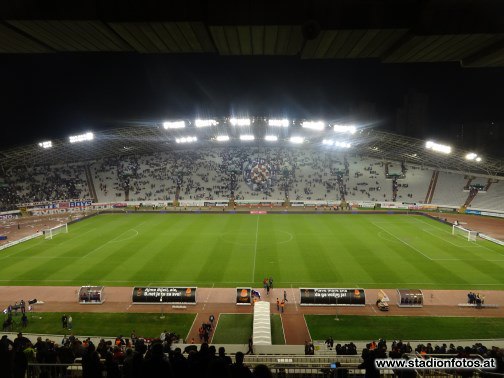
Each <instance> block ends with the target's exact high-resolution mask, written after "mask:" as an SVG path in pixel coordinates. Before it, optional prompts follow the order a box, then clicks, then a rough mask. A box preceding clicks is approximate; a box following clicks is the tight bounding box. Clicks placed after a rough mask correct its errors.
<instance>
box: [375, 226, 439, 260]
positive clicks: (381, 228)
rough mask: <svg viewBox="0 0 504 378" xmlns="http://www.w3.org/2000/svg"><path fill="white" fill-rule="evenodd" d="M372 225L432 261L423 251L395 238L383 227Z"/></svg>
mask: <svg viewBox="0 0 504 378" xmlns="http://www.w3.org/2000/svg"><path fill="white" fill-rule="evenodd" d="M371 224H373V225H374V226H375V227H378V228H379V229H380V230H382V231H385V232H386V233H387V234H389V235H390V236H392V237H393V238H396V239H397V240H399V241H400V242H402V243H404V244H405V245H407V246H408V247H410V248H411V249H413V250H415V251H417V252H418V253H420V254H421V255H422V256H423V257H425V258H426V259H429V260H431V261H432V259H431V258H430V257H429V256H427V255H425V254H424V253H423V252H422V251H420V250H418V249H417V248H415V247H413V246H412V245H411V244H409V243H407V242H405V241H404V240H402V239H401V238H398V237H397V236H395V235H394V234H391V233H390V232H388V231H387V230H385V229H384V228H383V227H380V226H378V225H377V224H374V223H373V222H371Z"/></svg>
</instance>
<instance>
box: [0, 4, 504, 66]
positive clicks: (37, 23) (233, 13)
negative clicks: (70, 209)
mask: <svg viewBox="0 0 504 378" xmlns="http://www.w3.org/2000/svg"><path fill="white" fill-rule="evenodd" d="M35 4H36V5H35ZM503 13H504V11H503V8H502V2H501V1H500V0H478V1H474V0H459V1H451V0H436V1H418V0H392V1H385V0H351V1H337V0H322V1H321V0H316V1H305V0H290V1H268V0H240V1H236V0H220V1H188V0H170V1H150V0H146V1H114V0H93V1H89V0H75V1H66V0H52V1H39V2H32V1H24V0H3V1H2V2H0V53H7V54H19V53H57V52H59V53H69V52H71V53H75V52H81V53H96V52H114V53H125V52H127V53H129V52H134V53H140V54H153V53H155V54H188V53H189V54H205V53H207V54H208V53H211V54H219V55H245V56H250V55H270V56H299V57H301V58H303V59H378V60H380V61H382V62H385V63H412V62H413V63H418V62H429V63H430V62H460V63H461V65H462V66H463V67H503V66H504V23H502V14H503Z"/></svg>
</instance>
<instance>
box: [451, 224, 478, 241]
mask: <svg viewBox="0 0 504 378" xmlns="http://www.w3.org/2000/svg"><path fill="white" fill-rule="evenodd" d="M452 235H460V236H462V237H464V239H467V240H468V241H476V237H477V236H478V231H472V230H468V229H467V228H464V227H462V226H458V225H456V224H454V225H453V226H452Z"/></svg>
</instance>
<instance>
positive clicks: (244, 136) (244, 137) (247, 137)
mask: <svg viewBox="0 0 504 378" xmlns="http://www.w3.org/2000/svg"><path fill="white" fill-rule="evenodd" d="M254 139H255V138H254V136H253V135H250V134H246V135H240V140H244V141H248V140H254Z"/></svg>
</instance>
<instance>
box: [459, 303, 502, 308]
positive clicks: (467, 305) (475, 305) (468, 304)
mask: <svg viewBox="0 0 504 378" xmlns="http://www.w3.org/2000/svg"><path fill="white" fill-rule="evenodd" d="M458 306H459V307H475V308H484V307H485V308H498V307H499V305H497V304H490V303H488V304H487V303H485V304H480V305H478V304H476V303H459V304H458Z"/></svg>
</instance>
